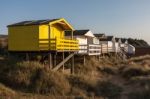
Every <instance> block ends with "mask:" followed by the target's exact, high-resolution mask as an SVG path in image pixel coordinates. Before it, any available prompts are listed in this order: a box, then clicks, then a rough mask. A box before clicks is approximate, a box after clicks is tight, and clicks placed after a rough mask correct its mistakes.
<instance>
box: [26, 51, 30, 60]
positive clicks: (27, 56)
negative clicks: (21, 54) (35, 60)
mask: <svg viewBox="0 0 150 99" xmlns="http://www.w3.org/2000/svg"><path fill="white" fill-rule="evenodd" d="M26 61H29V53H26Z"/></svg>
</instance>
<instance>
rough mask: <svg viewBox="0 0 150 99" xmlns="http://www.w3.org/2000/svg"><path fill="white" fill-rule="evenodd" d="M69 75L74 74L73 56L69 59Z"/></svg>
mask: <svg viewBox="0 0 150 99" xmlns="http://www.w3.org/2000/svg"><path fill="white" fill-rule="evenodd" d="M71 74H74V56H72V58H71Z"/></svg>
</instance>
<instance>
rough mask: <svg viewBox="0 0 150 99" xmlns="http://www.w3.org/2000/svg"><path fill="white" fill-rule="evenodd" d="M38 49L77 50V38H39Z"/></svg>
mask: <svg viewBox="0 0 150 99" xmlns="http://www.w3.org/2000/svg"><path fill="white" fill-rule="evenodd" d="M39 49H40V50H42V51H47V50H51V51H78V50H79V44H78V40H71V39H60V38H54V39H40V40H39Z"/></svg>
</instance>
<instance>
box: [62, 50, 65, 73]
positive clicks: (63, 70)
mask: <svg viewBox="0 0 150 99" xmlns="http://www.w3.org/2000/svg"><path fill="white" fill-rule="evenodd" d="M62 56H63V61H64V59H65V53H64V52H63V55H62ZM64 65H65V64H63V73H64V70H65V66H64Z"/></svg>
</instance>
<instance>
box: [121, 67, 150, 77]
mask: <svg viewBox="0 0 150 99" xmlns="http://www.w3.org/2000/svg"><path fill="white" fill-rule="evenodd" d="M120 70H121V71H120V73H121V74H122V76H123V77H125V78H131V77H134V76H142V75H148V74H149V73H150V70H149V69H145V68H144V67H142V66H138V65H132V66H125V67H124V68H122V69H120Z"/></svg>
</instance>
